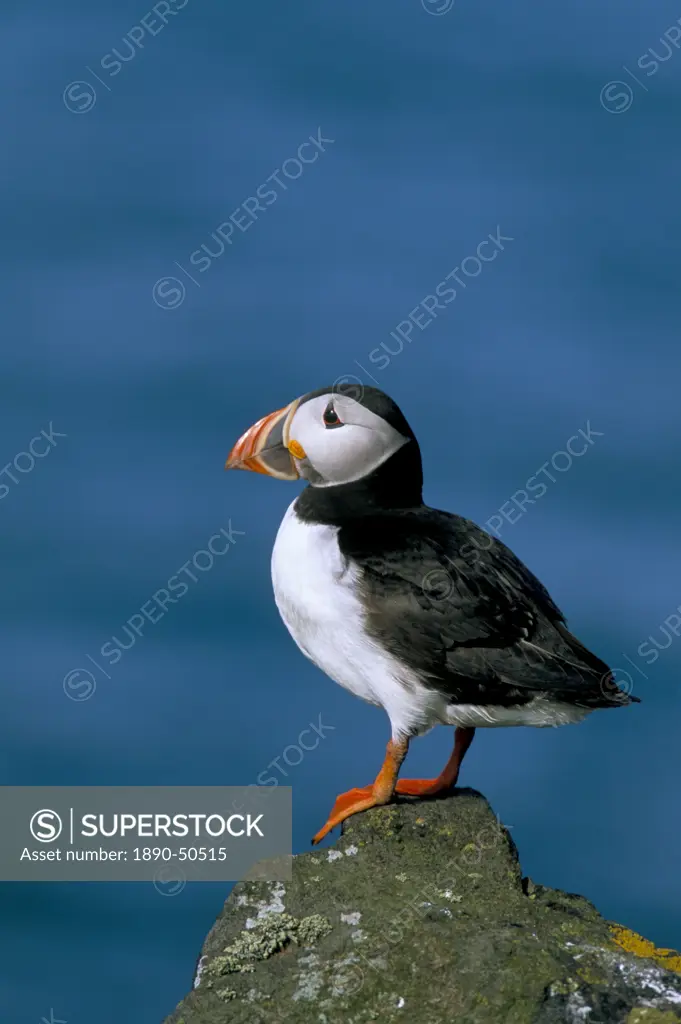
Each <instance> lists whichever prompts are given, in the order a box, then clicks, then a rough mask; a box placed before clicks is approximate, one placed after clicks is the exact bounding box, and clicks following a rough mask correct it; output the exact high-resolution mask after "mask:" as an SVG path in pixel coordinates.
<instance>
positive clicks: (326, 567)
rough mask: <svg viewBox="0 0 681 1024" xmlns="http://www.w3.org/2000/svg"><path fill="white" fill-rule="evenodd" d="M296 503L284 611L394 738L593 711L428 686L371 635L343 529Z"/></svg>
mask: <svg viewBox="0 0 681 1024" xmlns="http://www.w3.org/2000/svg"><path fill="white" fill-rule="evenodd" d="M294 506H295V501H294V502H293V504H291V505H290V506H289V508H288V511H287V512H286V515H285V516H284V518H283V520H282V523H281V526H280V527H279V532H278V533H277V539H276V541H275V544H274V550H273V552H272V583H273V585H274V598H275V601H276V602H277V608H278V609H279V614H280V615H281V617H282V619H283V620H284V623H285V624H286V627H287V629H288V631H289V633H290V634H291V636H292V637H293V639H294V640H295V642H296V643H297V644H298V647H299V648H300V649H301V651H302V652H303V654H305V655H306V657H308V658H310V660H311V661H313V662H314V663H315V665H317V666H318V667H319V668H320V669H321V670H322V672H325V673H326V674H327V676H330V678H331V679H333V680H334V681H335V682H337V683H339V684H340V685H341V686H343V687H345V689H346V690H350V692H351V693H354V694H355V695H356V696H357V697H361V698H362V700H366V701H368V702H369V703H370V704H377V705H379V706H380V707H383V708H385V710H386V712H387V714H388V717H389V718H390V722H391V725H392V732H393V736H394V737H397V736H415V735H418V734H420V733H423V732H426V730H428V729H429V728H431V726H433V725H437V724H438V723H441V724H443V725H460V726H473V727H480V726H483V727H490V726H492V727H494V726H513V725H532V726H540V727H541V726H556V725H567V724H569V723H571V722H578V721H581V719H582V718H584V717H585V716H586V715H587V714H589V710H588V709H586V708H579V707H575V706H574V705H570V704H563V703H561V702H560V701H554V700H552V699H551V698H550V697H548V696H544V695H538V696H537V697H536V698H535V699H534V700H532V701H531V702H530V703H529V704H525V705H524V706H521V707H510V708H507V707H497V706H494V705H475V704H450V703H449V701H448V700H447V699H446V697H444V696H443V695H441V694H439V693H438V692H437V691H436V690H434V689H431V688H429V687H425V686H423V684H422V683H421V682H419V680H418V678H417V677H416V676H415V675H414V673H413V672H411V671H410V670H409V669H408V668H407V667H406V666H405V665H403V664H402V663H401V662H399V661H397V659H395V658H393V657H392V656H391V655H390V654H389V653H388V652H387V651H385V650H384V649H383V648H382V647H380V646H379V645H378V644H376V643H375V642H374V641H372V640H371V638H370V637H368V636H367V634H366V631H365V628H364V609H363V607H362V603H361V601H360V600H359V597H358V595H357V584H358V578H359V573H358V571H357V569H356V568H354V567H353V566H352V565H351V564H350V565H349V564H347V563H346V562H345V561H344V559H343V558H342V556H341V553H340V550H339V548H338V541H337V535H338V528H337V527H335V526H319V525H315V524H313V523H305V522H303V521H301V520H300V519H298V517H297V515H296V513H295V509H294Z"/></svg>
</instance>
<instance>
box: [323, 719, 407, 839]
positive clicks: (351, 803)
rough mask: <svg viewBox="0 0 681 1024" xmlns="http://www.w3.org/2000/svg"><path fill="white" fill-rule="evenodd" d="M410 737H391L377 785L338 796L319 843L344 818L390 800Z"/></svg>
mask: <svg viewBox="0 0 681 1024" xmlns="http://www.w3.org/2000/svg"><path fill="white" fill-rule="evenodd" d="M408 749H409V740H407V739H404V740H391V741H390V743H389V744H388V747H387V749H386V752H385V760H384V762H383V765H382V767H381V770H380V772H379V773H378V775H377V776H376V781H375V782H374V784H373V786H365V787H364V788H363V789H350V790H348V792H347V793H341V795H340V796H339V797H337V798H336V802H335V804H334V805H333V808H332V810H331V814H330V815H329V818H328V821H327V822H326V825H324V827H323V828H322V829H320V830H319V832H318V833H317V835H316V836H315V837H314V839H313V840H312V842H313V844H314V843H319V842H320V841H321V840H322V839H323V838H324V836H326V835H328V833H329V832H330V831H331V829H333V828H335V827H336V825H340V823H341V822H342V821H345V819H346V818H349V817H350V816H351V815H352V814H357V813H358V812H359V811H366V810H368V809H369V808H370V807H378V806H379V805H381V804H387V803H390V801H391V799H392V796H393V793H394V792H395V783H396V782H397V776H398V773H399V770H400V767H401V765H402V762H403V761H404V759H405V757H406V756H407V750H408Z"/></svg>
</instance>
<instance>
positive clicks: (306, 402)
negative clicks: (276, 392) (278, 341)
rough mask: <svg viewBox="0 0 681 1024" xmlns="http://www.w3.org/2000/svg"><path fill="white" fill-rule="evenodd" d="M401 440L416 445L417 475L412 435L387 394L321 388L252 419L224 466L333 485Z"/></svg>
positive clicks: (373, 464)
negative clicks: (260, 417) (267, 413)
mask: <svg viewBox="0 0 681 1024" xmlns="http://www.w3.org/2000/svg"><path fill="white" fill-rule="evenodd" d="M350 391H352V392H353V394H354V395H355V397H351V395H350V393H349V392H350ZM405 445H409V446H410V448H412V449H415V452H414V454H415V456H416V458H417V461H418V465H419V475H420V454H419V452H418V444H417V442H416V438H415V437H414V434H413V432H412V430H411V428H410V426H409V424H408V423H407V421H406V419H405V418H404V416H403V415H402V413H401V412H400V410H399V408H398V407H397V405H396V404H395V403H394V402H393V401H392V399H391V398H389V397H388V396H387V395H386V394H384V393H383V392H382V391H379V389H378V388H371V387H361V388H359V387H357V388H348V389H347V392H346V393H343V390H342V389H341V390H339V389H337V388H333V387H330V388H320V389H319V390H318V391H311V392H310V393H309V394H307V395H303V397H302V398H297V399H296V400H295V401H294V402H291V404H290V405H287V406H286V407H285V408H284V409H278V410H277V412H273V413H270V414H269V416H264V417H263V418H262V419H261V420H258V422H257V423H254V424H253V426H252V427H250V429H249V430H247V431H246V433H245V434H242V436H241V437H240V438H239V440H238V441H237V443H236V444H235V445H234V447H233V448H232V450H231V452H230V453H229V457H228V459H227V463H226V465H225V469H250V470H253V471H255V472H256V473H266V474H267V475H268V476H274V477H278V478H279V479H280V480H297V479H298V478H300V477H302V478H303V479H305V480H307V481H308V483H310V484H311V485H312V486H313V487H335V486H338V485H342V484H351V483H355V482H356V481H359V480H363V479H364V478H365V477H368V476H370V475H371V474H373V473H375V471H376V470H378V469H379V467H381V466H383V465H384V464H385V463H387V461H388V460H389V459H390V458H391V457H392V456H393V455H395V453H396V452H398V451H400V450H401V449H403V448H404V446H405Z"/></svg>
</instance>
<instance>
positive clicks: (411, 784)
mask: <svg viewBox="0 0 681 1024" xmlns="http://www.w3.org/2000/svg"><path fill="white" fill-rule="evenodd" d="M474 736H475V729H471V728H464V727H463V726H460V727H459V728H458V729H457V730H456V732H455V733H454V750H453V751H452V756H451V757H450V758H449V761H447V764H446V765H445V766H444V768H443V769H442V771H441V772H440V774H439V775H438V777H437V778H436V779H400V781H399V782H398V783H397V785H396V786H395V792H396V793H399V794H400V796H436V795H437V794H438V793H446V792H447V791H448V790H450V789H452V787H453V786H455V785H456V781H457V779H458V778H459V769H460V768H461V762H462V761H463V759H464V757H465V756H466V751H467V750H468V748H469V747H470V745H471V743H472V742H473V737H474Z"/></svg>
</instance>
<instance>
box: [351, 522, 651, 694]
mask: <svg viewBox="0 0 681 1024" xmlns="http://www.w3.org/2000/svg"><path fill="white" fill-rule="evenodd" d="M338 542H339V546H340V550H341V552H342V554H343V555H344V556H345V558H347V559H351V560H352V561H353V562H354V563H356V564H357V565H358V567H359V569H360V574H361V575H360V581H359V585H360V588H361V592H362V598H363V601H364V603H365V605H366V608H367V622H366V627H367V630H368V632H369V634H370V635H372V636H373V637H375V639H376V640H377V641H378V642H380V643H381V645H382V646H384V647H385V648H387V649H388V650H389V651H390V652H391V653H392V654H394V655H395V656H396V657H397V658H398V659H399V660H401V661H402V662H404V663H405V664H407V665H408V666H409V667H410V668H412V669H413V670H414V672H416V673H417V675H418V676H419V677H420V678H421V680H422V681H423V682H424V683H426V684H427V685H432V686H433V687H434V688H435V689H438V690H440V691H442V692H444V693H446V694H447V695H448V696H449V697H450V698H451V700H452V701H453V702H456V703H472V704H500V705H502V706H510V705H518V704H524V703H527V702H528V701H530V700H531V699H532V698H533V697H535V696H536V695H537V694H539V693H548V694H550V695H551V696H552V697H553V698H555V699H557V700H564V701H566V702H568V703H571V704H576V705H579V706H582V707H611V706H612V705H613V704H628V703H629V702H630V699H635V698H629V697H628V696H627V695H626V694H625V693H623V692H622V691H620V690H619V689H618V687H617V686H616V684H615V682H614V680H613V677H612V673H611V672H610V669H609V668H608V666H607V665H606V664H605V663H604V662H602V661H601V660H600V659H599V658H597V657H596V656H595V655H594V654H592V653H591V652H590V651H588V650H587V649H586V648H585V647H584V646H583V645H582V644H581V643H580V642H579V641H578V640H577V639H576V638H575V637H573V636H572V634H571V633H570V632H569V630H568V629H567V627H566V625H565V619H564V617H563V615H562V613H561V611H560V609H559V608H558V607H557V606H556V605H555V603H554V602H553V600H552V599H551V597H550V595H549V593H548V591H547V590H546V589H545V587H543V586H542V584H541V583H540V582H539V580H538V579H537V578H536V577H535V576H534V575H533V574H532V573H531V572H530V570H529V569H528V568H527V567H526V566H525V565H523V563H522V562H521V561H520V559H518V558H517V557H516V556H515V555H514V554H513V552H512V551H510V549H509V548H507V547H506V545H505V544H503V543H502V542H501V541H499V540H496V539H495V538H493V537H490V536H489V534H487V533H485V532H484V531H483V530H481V529H480V528H479V527H478V526H476V525H475V524H474V523H472V522H470V521H469V520H467V519H463V518H461V517H460V516H454V515H450V514H449V513H446V512H438V511H436V510H435V509H430V508H426V507H423V508H421V509H418V510H405V511H401V510H400V511H395V512H386V513H380V514H377V515H374V516H370V517H362V519H361V522H360V521H351V522H346V523H345V524H343V525H342V526H341V528H340V530H339V534H338Z"/></svg>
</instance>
